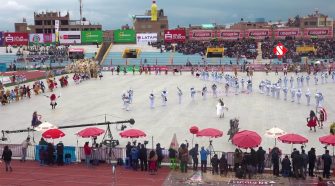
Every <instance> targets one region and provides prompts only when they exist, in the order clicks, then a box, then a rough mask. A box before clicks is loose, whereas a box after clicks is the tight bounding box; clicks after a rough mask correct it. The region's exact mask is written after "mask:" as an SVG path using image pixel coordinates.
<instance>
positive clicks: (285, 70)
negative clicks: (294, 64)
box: [283, 64, 287, 77]
mask: <svg viewBox="0 0 335 186" xmlns="http://www.w3.org/2000/svg"><path fill="white" fill-rule="evenodd" d="M283 73H284V76H285V77H286V76H287V65H286V64H285V65H284V67H283Z"/></svg>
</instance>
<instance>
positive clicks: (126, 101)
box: [122, 92, 129, 111]
mask: <svg viewBox="0 0 335 186" xmlns="http://www.w3.org/2000/svg"><path fill="white" fill-rule="evenodd" d="M122 101H123V109H125V110H126V111H129V95H128V94H127V93H126V92H123V94H122Z"/></svg>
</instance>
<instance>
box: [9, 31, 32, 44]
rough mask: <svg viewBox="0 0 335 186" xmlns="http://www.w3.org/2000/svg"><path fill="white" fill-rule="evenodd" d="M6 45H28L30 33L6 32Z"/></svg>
mask: <svg viewBox="0 0 335 186" xmlns="http://www.w3.org/2000/svg"><path fill="white" fill-rule="evenodd" d="M4 41H5V45H6V46H8V45H10V46H23V45H28V42H29V35H28V33H19V32H5V33H4Z"/></svg>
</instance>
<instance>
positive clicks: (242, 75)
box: [0, 0, 335, 185]
mask: <svg viewBox="0 0 335 186" xmlns="http://www.w3.org/2000/svg"><path fill="white" fill-rule="evenodd" d="M158 5H159V3H157V4H156V2H155V1H153V3H152V4H151V9H150V10H148V11H146V12H145V14H143V15H132V16H130V19H131V21H132V23H133V25H132V26H129V25H125V26H122V27H121V29H114V30H103V29H102V28H103V27H102V25H100V24H93V23H91V22H90V21H88V20H87V19H86V18H83V16H82V10H83V9H82V8H83V7H82V1H81V0H80V20H79V21H78V20H71V19H70V14H69V13H67V14H65V15H64V14H62V13H60V12H52V11H51V12H42V13H37V12H35V13H34V16H33V17H34V24H32V25H29V24H28V23H27V21H26V20H23V22H21V23H15V24H14V26H15V31H12V32H9V31H6V32H0V76H1V77H0V81H1V86H0V90H1V94H0V100H1V103H2V104H1V106H0V117H1V121H2V122H1V123H2V126H1V128H0V129H1V131H2V134H1V135H2V136H1V137H2V138H1V143H0V151H1V152H2V151H3V150H4V147H5V146H7V147H9V148H10V149H11V151H12V156H13V159H21V158H22V157H24V160H25V158H27V160H35V161H32V162H33V163H30V164H29V166H32V167H34V166H35V164H36V165H37V163H36V162H37V161H38V162H40V161H41V159H42V155H41V154H40V151H41V148H42V147H43V145H41V143H40V139H41V138H43V139H45V140H46V141H47V143H48V145H49V144H51V147H53V146H55V147H54V149H56V151H55V152H54V154H55V155H54V156H55V157H53V156H52V158H51V159H53V162H52V164H53V163H55V164H57V163H59V162H58V161H61V162H62V163H64V164H71V165H73V164H74V168H71V169H70V170H71V171H74V172H76V171H75V170H76V169H78V170H81V171H84V172H85V171H87V170H86V169H85V168H83V167H84V165H82V164H86V165H87V158H88V155H87V148H90V149H92V155H90V158H91V159H89V160H88V164H92V165H93V164H94V165H93V166H96V165H95V162H100V163H102V164H103V165H102V166H101V165H99V166H100V167H98V166H97V168H96V169H95V171H96V170H98V169H99V168H101V167H102V168H103V170H99V171H101V172H103V171H104V172H105V171H107V170H109V168H110V165H112V166H114V168H113V169H115V167H116V170H117V171H118V170H120V173H117V174H115V172H114V173H112V172H108V175H107V176H106V182H105V181H101V182H99V183H100V184H101V185H107V183H110V181H111V180H112V181H113V184H114V185H118V184H120V185H132V184H135V183H136V182H138V183H141V184H142V185H192V184H193V183H197V184H200V185H201V184H202V185H206V184H208V185H213V184H218V185H234V184H238V183H240V184H242V185H257V184H260V183H259V181H264V182H266V183H267V184H265V185H277V184H284V185H289V184H296V183H300V184H306V183H307V182H309V183H311V184H314V183H315V184H317V183H318V182H322V181H324V182H325V183H327V184H328V185H331V184H333V181H332V178H331V175H330V174H333V172H334V171H333V163H330V165H329V166H330V167H331V168H329V169H330V170H328V171H330V173H328V174H327V170H326V173H324V172H325V167H326V162H327V161H326V159H325V158H324V157H325V154H327V153H325V149H326V150H327V151H328V155H327V157H328V156H329V151H330V156H329V157H330V158H331V159H332V160H334V150H333V147H334V145H335V140H334V139H335V137H334V139H332V140H328V141H326V142H324V141H322V139H323V137H328V138H332V137H333V136H334V132H333V130H335V123H334V121H335V116H334V115H333V113H335V107H334V104H333V103H334V101H335V87H334V85H335V63H334V59H335V40H334V32H335V29H334V24H335V21H334V20H333V18H331V16H329V15H325V14H322V13H320V12H319V11H315V12H313V13H312V14H310V15H306V16H302V17H299V16H298V17H297V16H296V17H293V18H289V19H288V20H287V21H279V22H270V21H268V22H266V21H265V20H263V19H256V20H255V21H244V20H243V19H241V20H240V21H239V22H236V23H234V24H231V25H229V26H228V25H220V24H217V23H211V24H201V25H191V24H190V25H188V27H186V26H180V25H178V26H177V27H173V28H171V27H170V26H169V24H171V21H170V22H169V18H168V16H167V14H166V12H165V11H164V10H163V9H158ZM148 6H149V4H148ZM292 16H294V15H292ZM0 30H1V27H0ZM279 45H281V46H283V48H285V52H284V53H283V54H282V55H278V51H277V50H278V46H279ZM279 48H280V47H279ZM285 73H286V74H285ZM278 87H279V88H278ZM276 88H277V89H276ZM53 96H54V97H55V98H52V97H53ZM320 97H322V98H320ZM56 101H57V102H56ZM55 103H56V104H55ZM50 106H51V109H50ZM34 112H36V113H34ZM311 112H313V113H314V115H315V116H313V115H312V114H311ZM33 113H34V115H35V116H34V115H33V121H34V117H35V119H36V121H38V124H36V125H35V124H34V122H33V121H32V119H31V118H32V114H33ZM321 114H323V115H322V116H321ZM18 116H19V117H18ZM313 117H317V121H318V125H317V124H315V125H312V124H310V122H311V120H312V119H313ZM306 118H307V121H306ZM321 118H323V119H321ZM133 120H134V122H133ZM236 121H237V126H235V125H234V122H236ZM39 122H40V123H39ZM320 122H321V124H320ZM30 123H31V124H30ZM46 123H47V124H50V126H48V127H47V129H38V127H39V125H42V124H46ZM51 124H52V125H51ZM235 124H236V123H235ZM89 127H98V128H100V130H102V131H103V132H102V133H99V134H98V135H89V136H88V138H87V136H86V137H83V136H81V134H79V133H80V131H82V130H85V129H89ZM193 129H194V130H195V129H196V130H195V131H193ZM203 129H209V130H210V131H213V129H215V131H214V132H219V134H218V135H215V134H212V133H210V134H208V133H206V134H202V133H201V132H202V130H203ZM271 129H276V130H277V129H280V130H281V131H282V134H281V135H277V134H276V133H275V134H272V135H269V131H271ZM49 130H59V131H60V132H62V133H63V135H61V136H58V137H48V136H45V135H44V134H45V133H46V132H48V131H49ZM129 130H130V131H131V130H139V131H141V132H143V133H144V135H140V136H127V135H126V136H125V137H124V136H123V134H122V133H124V132H128V131H129ZM232 131H234V132H232ZM243 132H248V134H249V132H250V133H251V134H252V135H244V136H243ZM239 135H241V138H242V140H241V141H238V139H237V137H238V136H239ZM287 135H288V137H289V138H290V139H289V140H284V139H283V138H284V137H286V136H287ZM254 136H256V138H252V137H254ZM292 136H293V138H294V137H297V136H298V137H299V139H303V140H302V141H299V140H298V141H295V140H296V139H294V140H292V139H291V138H292ZM27 137H29V138H30V142H29V141H28V142H26V143H25V141H26V139H27ZM300 137H301V138H300ZM328 138H327V139H328ZM290 140H291V141H290ZM22 141H23V143H22ZM85 142H89V144H90V147H85V146H84V144H85ZM60 143H62V144H64V146H63V147H62V148H63V149H62V151H64V152H63V153H61V155H60V156H61V158H58V157H57V156H58V155H59V154H57V148H58V147H57V146H58V144H60ZM92 143H93V144H94V145H93V144H92ZM128 143H129V144H130V146H129V144H128ZM137 143H141V144H139V145H138V147H137V146H136V144H137ZM23 144H29V145H27V147H26V148H25V149H24V150H22V149H23V147H24V146H23ZM96 144H97V146H95V145H96ZM142 144H143V145H144V148H145V151H147V152H148V153H147V154H148V157H147V156H145V158H144V159H146V161H147V159H150V158H149V153H151V150H153V152H154V153H156V155H157V156H158V155H159V152H161V155H160V157H161V160H160V161H159V160H155V163H157V164H155V165H157V166H155V167H158V165H159V166H160V163H162V165H164V167H163V168H162V169H158V168H153V170H158V171H157V172H158V173H159V172H160V171H161V170H162V175H159V176H161V177H159V178H157V179H156V178H147V174H142V173H141V172H135V173H129V172H132V170H128V169H132V168H134V164H133V163H130V162H132V160H131V156H132V155H130V154H131V153H130V150H132V149H133V148H136V149H137V148H138V149H141V148H140V146H141V145H142ZM157 144H160V145H158V146H160V147H159V149H160V150H158V151H157V148H158V146H157ZM186 144H187V153H186V155H187V156H188V157H187V158H188V159H187V160H186V169H187V166H188V170H189V172H188V173H187V174H186V175H184V174H183V173H180V171H179V170H181V171H183V170H182V168H179V169H177V170H174V169H175V168H174V167H173V166H174V163H173V160H172V159H173V158H171V157H170V156H171V149H173V150H174V151H175V152H176V155H177V158H176V157H175V158H174V159H177V164H178V166H180V167H182V162H185V160H184V159H183V158H181V154H182V153H183V150H184V149H183V148H184V147H182V146H183V145H186ZM195 144H198V146H199V149H195ZM200 147H204V148H205V149H206V152H208V155H206V161H207V162H206V165H207V167H208V172H210V173H211V172H212V171H213V175H211V174H210V173H205V171H203V170H201V169H200V164H201V163H200V160H199V168H198V169H194V164H195V162H196V161H198V160H195V158H194V156H196V157H197V158H199V159H201V161H204V160H203V159H202V155H201V154H202V152H201V151H200ZM259 147H262V148H263V149H264V154H262V156H263V158H264V160H263V161H262V163H258V160H257V161H256V159H257V158H256V153H258V152H260V150H259ZM47 148H49V147H47ZM129 148H130V149H129ZM197 148H198V147H197ZM311 148H315V154H316V158H315V160H314V165H315V168H314V167H313V170H314V171H315V173H316V174H319V173H320V175H321V176H320V178H321V177H322V173H324V177H323V179H321V181H320V179H317V178H316V177H314V176H311V175H310V174H309V176H307V175H306V174H300V173H299V171H300V169H297V166H298V165H296V164H294V162H295V163H296V162H297V161H300V160H296V159H295V157H294V153H295V152H296V151H301V153H302V152H305V151H306V154H307V152H308V156H309V154H310V153H309V152H310V149H311ZM294 149H295V150H294ZM276 150H278V151H276ZM139 151H140V150H139ZM194 151H196V153H195V155H194V154H192V152H194ZM58 152H59V151H58ZM93 152H96V153H97V154H99V155H98V156H95V155H93ZM203 153H204V152H203ZM239 153H242V154H244V155H243V158H242V159H243V162H242V161H241V162H237V164H236V161H237V159H238V154H239ZM260 153H261V152H260ZM214 154H216V155H217V156H219V159H220V158H221V156H222V157H224V158H225V159H226V161H227V163H226V164H227V171H228V165H229V171H228V174H229V175H230V176H228V177H227V176H222V175H221V174H220V175H221V177H219V176H218V177H216V176H215V175H214V174H215V164H213V163H212V162H213V161H215V159H214V160H213V159H212V158H213V156H214ZM273 154H275V155H278V160H280V163H279V164H280V165H278V169H279V167H280V170H281V171H280V175H281V177H279V173H278V174H277V173H276V170H277V168H275V167H276V163H274V160H273V158H274V155H273ZM292 154H293V155H292ZM298 154H299V153H298ZM285 155H288V156H289V157H290V161H291V162H292V165H293V167H292V170H290V173H285V172H284V167H285V166H284V165H283V164H281V161H282V160H284V159H285ZM331 155H332V156H331ZM207 156H208V157H207ZM66 157H68V159H67V158H66ZM296 157H297V158H298V159H299V158H300V156H296ZM248 158H249V159H248ZM59 159H62V160H59ZM158 159H159V158H158ZM242 159H241V160H242ZM253 159H255V161H256V163H255V164H254V162H253V161H252V160H253ZM258 159H259V158H258ZM261 159H262V158H261ZM21 160H22V159H21ZM13 161H14V163H13V164H14V172H15V169H16V168H19V169H22V170H24V166H23V165H21V164H20V162H19V161H16V160H13ZM46 161H50V159H49V160H46ZM81 161H84V162H85V163H82V164H80V162H81ZM148 161H151V160H148ZM156 161H157V162H156ZM174 161H176V160H174ZM136 162H137V163H136V164H139V162H141V159H140V158H138V161H137V159H136ZM151 162H152V161H151ZM218 162H219V161H218ZM333 162H334V161H333ZM179 163H180V165H179ZM46 164H48V165H49V163H46ZM121 164H124V167H126V168H124V167H122V166H120V165H121ZM149 164H150V162H149ZM149 164H148V166H150V165H149ZM196 164H198V163H196ZM258 164H262V165H263V170H264V168H265V170H264V171H265V172H266V174H264V175H265V176H263V173H262V172H263V170H262V171H261V172H259V167H258ZM307 164H309V167H310V166H311V164H312V163H307ZM307 164H306V168H305V169H307ZM240 165H241V166H240ZM314 165H313V166H314ZM136 166H137V165H136ZM217 166H219V165H217ZM248 166H249V167H252V168H254V169H252V168H250V169H249V168H247V167H248ZM64 167H65V168H64V171H65V172H66V171H68V170H65V169H66V167H67V166H64ZM108 167H109V168H108ZM37 168H38V170H43V168H46V170H47V169H49V167H43V166H42V167H37ZM37 168H36V169H37ZM137 168H138V169H140V165H138V167H136V169H137ZM6 169H7V167H6ZM134 169H135V168H134ZM149 169H150V168H149ZM170 169H172V170H170ZM290 169H291V167H290ZM302 169H303V167H302V168H301V170H302ZM62 170H63V169H62ZM192 170H193V171H192ZM48 171H51V170H48ZM109 171H110V170H109ZM239 171H241V172H242V175H243V176H242V177H241V176H239V175H238V172H239ZM14 172H13V174H14ZM51 172H52V171H51ZM154 172H155V171H154ZM190 172H191V173H190ZM128 173H129V174H134V175H131V178H133V177H134V178H135V177H141V176H143V177H145V178H143V180H137V179H133V180H132V179H130V178H129V179H130V180H131V181H129V180H127V179H125V178H126V176H125V175H126V174H128ZM50 174H52V175H54V176H56V175H59V173H58V172H52V173H50ZM89 174H90V173H89V172H85V173H84V174H83V175H84V176H85V175H86V176H88V175H89ZM93 174H94V176H96V177H99V175H98V174H100V172H99V173H98V172H94V173H93ZM106 174H107V173H106ZM286 174H288V175H286ZM83 175H81V176H83ZM116 175H117V176H118V177H119V178H120V180H116V182H115V180H114V178H115V179H117V176H116ZM35 176H36V177H38V175H34V179H32V180H31V184H33V183H34V182H35V183H36V184H37V185H43V184H45V183H46V182H45V180H42V181H40V182H39V181H36V180H38V179H37V178H35ZM44 176H45V175H44ZM72 176H73V177H75V176H78V177H79V175H77V174H76V173H73V175H72ZM155 176H157V175H155ZM329 176H330V177H329ZM16 177H18V175H16ZM107 177H108V179H107ZM109 177H110V178H113V179H109ZM186 177H187V178H186ZM198 177H200V178H198ZM247 177H248V178H249V179H245V178H247ZM286 177H296V178H297V179H300V178H302V179H300V180H298V181H288V180H287V178H286ZM70 178H71V176H70ZM101 179H102V180H104V179H105V178H102V177H101ZM68 180H69V179H64V180H63V183H65V185H66V184H68V185H94V184H93V183H94V181H93V180H94V178H93V176H92V178H91V177H90V178H89V180H90V181H91V182H90V184H89V183H85V182H82V181H80V180H79V179H78V180H76V181H73V182H68ZM152 180H155V181H152ZM118 181H119V182H118ZM11 182H13V183H14V185H15V184H17V185H20V184H21V185H25V182H24V180H20V181H19V180H17V181H16V182H15V176H14V177H13V178H7V177H6V176H0V185H1V184H2V183H5V184H9V183H11ZM52 183H53V184H56V182H52ZM141 184H140V185H141ZM27 185H30V184H27Z"/></svg>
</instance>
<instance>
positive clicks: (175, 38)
mask: <svg viewBox="0 0 335 186" xmlns="http://www.w3.org/2000/svg"><path fill="white" fill-rule="evenodd" d="M185 41H186V31H185V30H164V42H167V43H180V42H181V43H185Z"/></svg>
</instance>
